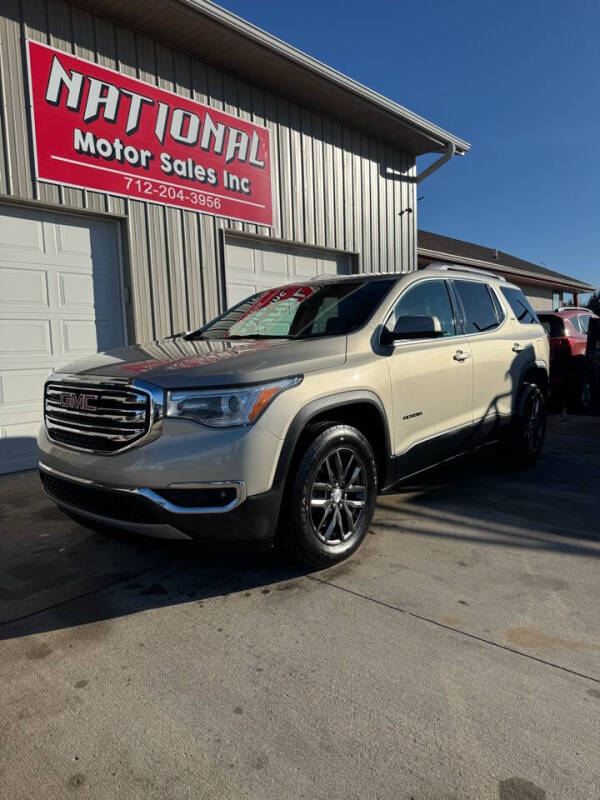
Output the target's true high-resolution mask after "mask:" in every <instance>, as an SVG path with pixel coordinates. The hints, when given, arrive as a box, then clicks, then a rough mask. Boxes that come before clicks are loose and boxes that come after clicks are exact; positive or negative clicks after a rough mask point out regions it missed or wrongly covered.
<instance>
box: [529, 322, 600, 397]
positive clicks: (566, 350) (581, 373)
mask: <svg viewBox="0 0 600 800" xmlns="http://www.w3.org/2000/svg"><path fill="white" fill-rule="evenodd" d="M595 316H596V315H595V314H594V313H592V312H591V311H589V310H588V309H587V308H575V307H573V308H571V307H567V308H559V309H556V311H552V312H543V313H539V314H538V317H539V320H540V322H541V323H542V325H543V327H544V328H545V330H546V333H547V334H548V337H549V338H550V386H551V400H552V403H553V405H556V406H560V407H564V406H567V407H568V408H569V409H570V410H572V411H583V412H587V411H589V410H590V408H591V405H592V376H591V374H590V370H589V368H588V362H587V360H586V358H585V348H586V345H587V332H588V328H589V324H590V319H591V318H592V317H595Z"/></svg>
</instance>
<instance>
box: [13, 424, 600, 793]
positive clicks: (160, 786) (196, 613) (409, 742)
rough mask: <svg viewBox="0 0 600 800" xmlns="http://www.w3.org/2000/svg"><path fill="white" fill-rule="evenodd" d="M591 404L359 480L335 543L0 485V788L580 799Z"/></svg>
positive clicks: (592, 756) (595, 689) (594, 474)
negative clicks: (114, 514)
mask: <svg viewBox="0 0 600 800" xmlns="http://www.w3.org/2000/svg"><path fill="white" fill-rule="evenodd" d="M598 486H600V420H599V419H583V418H569V419H568V420H567V422H566V423H560V422H559V421H558V420H557V419H555V420H553V422H552V425H551V432H550V435H549V438H548V442H547V447H546V450H545V454H544V457H543V459H542V460H541V462H540V463H539V465H538V466H537V467H536V468H535V469H533V470H531V471H526V472H520V473H516V474H515V473H510V472H506V471H504V470H502V469H501V468H500V467H499V466H498V465H497V463H496V461H495V460H494V459H493V457H492V456H491V455H490V454H485V453H483V454H478V455H476V456H473V457H470V458H468V459H462V460H461V461H457V462H453V463H452V464H450V465H447V466H446V467H444V468H443V469H438V470H436V471H435V472H432V473H429V474H428V475H427V476H426V477H424V478H423V479H422V480H420V481H419V482H416V483H414V484H413V485H409V486H405V487H403V489H402V491H401V492H399V493H398V494H395V495H390V496H388V497H385V498H381V500H380V503H379V507H378V512H377V515H376V520H375V524H374V526H373V529H372V532H371V535H369V536H368V537H367V541H366V542H365V544H364V545H363V547H362V548H361V550H360V551H359V553H358V554H357V555H356V557H355V558H353V559H351V560H350V561H348V562H346V563H344V564H342V565H339V566H337V567H334V568H332V569H330V570H327V571H324V572H316V573H307V572H304V571H301V570H296V569H293V568H289V567H285V566H282V565H281V564H278V563H276V562H275V561H274V560H273V559H270V558H268V557H265V556H261V555H256V554H247V553H246V554H239V553H225V552H221V553H215V552H207V551H206V549H205V548H202V547H197V546H193V545H191V546H190V545H188V544H187V543H164V544H158V543H151V542H146V541H143V540H142V541H140V540H130V539H126V538H118V537H116V538H106V537H102V536H100V535H98V534H94V533H92V532H89V531H87V530H85V529H83V528H81V527H79V526H78V525H76V524H75V523H73V522H71V521H70V520H68V519H67V518H65V517H64V516H63V515H61V514H60V513H59V512H57V511H56V510H55V509H54V508H53V507H52V505H51V504H50V503H49V502H47V501H46V500H45V499H44V498H43V497H42V495H41V493H40V491H39V485H38V482H37V478H36V477H35V475H33V474H31V473H28V474H27V473H24V474H22V475H18V476H12V477H9V478H4V479H2V480H1V481H0V514H1V516H0V531H1V541H0V547H1V548H2V550H1V552H0V559H1V560H0V613H1V615H2V616H1V617H0V622H1V623H2V624H0V681H1V683H0V687H1V691H0V787H1V788H0V796H1V797H2V798H4V797H6V798H7V799H8V800H13V799H14V800H17V799H19V800H20V798H27V800H31V799H32V798H38V797H40V798H41V797H43V798H44V799H46V798H50V799H51V800H53V799H54V798H64V797H71V796H72V797H82V798H83V797H86V798H107V799H108V798H110V799H111V800H113V798H121V797H122V798H128V800H129V798H144V800H146V799H147V798H177V799H178V800H179V798H194V800H197V799H198V798H207V800H208V799H210V800H220V799H221V798H244V797H246V798H252V800H254V799H255V798H256V799H259V798H260V799H262V798H278V800H280V799H281V798H299V797H306V798H328V800H329V799H330V798H331V799H333V798H361V799H362V798H401V799H402V800H404V799H406V800H409V798H413V800H426V799H427V800H429V799H430V800H450V798H452V799H453V800H467V798H468V799H469V800H487V798H490V800H492V799H493V800H543V799H545V800H579V799H580V798H581V799H582V800H588V798H589V800H599V798H600V759H599V757H598V754H599V753H600V634H599V625H598V623H599V621H600V615H599V602H598V600H599V590H598V585H599V580H598V578H599V558H598V557H599V555H600V526H599V524H598V517H599V494H598Z"/></svg>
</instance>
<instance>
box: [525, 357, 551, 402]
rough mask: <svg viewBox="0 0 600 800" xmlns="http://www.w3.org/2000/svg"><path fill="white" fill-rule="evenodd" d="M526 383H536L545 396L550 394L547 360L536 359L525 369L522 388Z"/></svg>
mask: <svg viewBox="0 0 600 800" xmlns="http://www.w3.org/2000/svg"><path fill="white" fill-rule="evenodd" d="M525 383H535V384H536V386H539V388H540V389H541V390H542V392H543V393H544V395H545V396H546V395H547V394H548V388H549V385H550V379H549V375H548V365H547V364H546V362H545V361H534V362H533V363H532V364H529V365H528V366H527V367H526V368H525V369H524V370H523V374H522V376H521V388H522V387H523V384H525Z"/></svg>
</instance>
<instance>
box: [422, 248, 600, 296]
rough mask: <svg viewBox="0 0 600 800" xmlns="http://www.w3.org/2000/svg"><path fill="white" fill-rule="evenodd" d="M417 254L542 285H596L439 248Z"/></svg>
mask: <svg viewBox="0 0 600 800" xmlns="http://www.w3.org/2000/svg"><path fill="white" fill-rule="evenodd" d="M417 255H418V256H421V257H423V258H431V259H432V260H435V261H447V262H450V263H460V264H465V266H470V267H476V268H480V269H485V270H489V271H491V272H499V273H501V274H502V275H507V276H513V277H515V278H517V277H518V278H523V279H525V280H526V281H527V282H528V283H532V284H538V285H539V284H541V285H543V286H550V287H559V288H561V289H563V290H567V291H571V292H573V291H575V292H578V293H582V292H594V291H596V287H595V286H592V284H589V283H584V282H583V281H578V280H577V279H575V278H570V277H569V276H568V275H560V276H559V275H548V276H544V275H541V274H539V273H533V272H528V271H527V270H524V269H517V268H516V267H509V266H506V265H504V264H499V263H498V262H494V261H484V260H482V259H477V258H468V257H466V256H457V255H456V254H452V253H443V252H440V251H439V250H429V249H427V248H424V247H418V248H417Z"/></svg>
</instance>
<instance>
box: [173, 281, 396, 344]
mask: <svg viewBox="0 0 600 800" xmlns="http://www.w3.org/2000/svg"><path fill="white" fill-rule="evenodd" d="M393 284H394V279H393V278H390V279H389V280H386V279H384V280H370V281H369V280H356V281H354V280H353V281H340V282H339V283H337V282H336V283H333V282H332V283H321V284H319V283H308V284H291V285H289V286H282V287H279V288H277V289H269V290H268V291H266V292H259V293H258V294H254V295H252V296H251V297H248V298H247V299H246V300H244V301H243V302H241V303H239V304H238V305H237V306H234V307H233V308H231V309H229V310H228V311H226V312H225V313H224V314H222V315H221V316H220V317H217V319H215V320H213V321H212V322H209V323H208V325H205V326H204V328H201V329H200V330H199V331H197V332H196V333H192V334H190V335H189V336H188V338H191V339H193V338H203V339H281V338H284V339H305V338H308V337H311V336H336V335H339V334H345V333H350V331H353V330H356V328H359V327H360V326H361V325H362V324H363V323H364V322H366V320H367V319H368V318H369V317H370V316H371V314H372V313H373V311H374V310H375V308H376V307H377V305H378V304H379V302H380V300H381V299H382V298H383V297H384V295H385V294H386V293H387V292H388V290H389V289H390V288H391V286H392V285H393Z"/></svg>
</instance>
